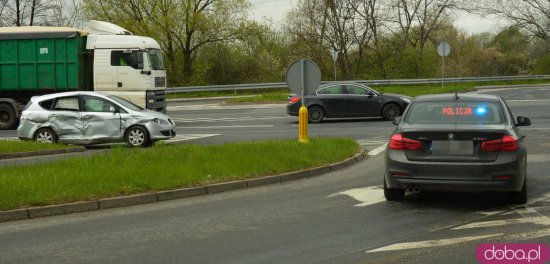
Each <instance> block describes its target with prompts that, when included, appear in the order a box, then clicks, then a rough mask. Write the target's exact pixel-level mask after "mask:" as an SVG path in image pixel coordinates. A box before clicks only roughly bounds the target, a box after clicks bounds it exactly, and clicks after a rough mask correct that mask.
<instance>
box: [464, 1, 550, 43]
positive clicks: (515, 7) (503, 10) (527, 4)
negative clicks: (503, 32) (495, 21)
mask: <svg viewBox="0 0 550 264" xmlns="http://www.w3.org/2000/svg"><path fill="white" fill-rule="evenodd" d="M474 7H476V8H477V9H479V10H483V11H484V12H485V13H488V14H494V15H497V16H500V17H501V18H504V19H506V20H508V21H510V22H511V24H512V26H516V27H519V28H522V29H524V30H525V31H526V32H528V33H529V34H530V35H531V36H534V37H537V38H541V39H544V40H550V1H549V0H522V1H507V0H489V1H483V4H477V5H475V4H474Z"/></svg>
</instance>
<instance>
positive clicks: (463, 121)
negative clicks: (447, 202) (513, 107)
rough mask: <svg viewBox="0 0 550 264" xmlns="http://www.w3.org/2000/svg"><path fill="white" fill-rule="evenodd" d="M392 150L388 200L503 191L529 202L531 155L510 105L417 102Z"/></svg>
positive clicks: (433, 98)
mask: <svg viewBox="0 0 550 264" xmlns="http://www.w3.org/2000/svg"><path fill="white" fill-rule="evenodd" d="M394 124H396V125H398V127H397V128H396V129H395V131H394V132H393V134H392V135H391V138H390V141H389V143H388V146H387V149H386V163H385V175H384V195H385V197H386V199H387V200H390V201H398V200H403V199H404V198H405V192H406V191H409V192H420V191H465V192H477V191H499V192H508V193H509V198H510V201H511V202H513V203H520V204H523V203H525V202H526V201H527V177H526V176H527V175H526V171H527V150H526V149H525V146H524V144H523V139H524V137H525V136H524V135H523V134H522V133H521V131H520V130H519V127H520V126H529V125H531V121H530V120H529V118H526V117H521V116H518V117H517V122H516V120H514V116H513V115H512V112H511V111H510V109H509V107H508V105H507V104H506V102H505V101H504V100H503V99H502V98H500V97H498V96H493V95H481V94H457V95H455V94H442V95H425V96H418V97H416V98H415V99H414V100H413V101H412V102H411V104H410V105H409V107H408V108H407V109H406V110H405V112H404V113H403V116H402V117H398V118H396V119H395V120H394Z"/></svg>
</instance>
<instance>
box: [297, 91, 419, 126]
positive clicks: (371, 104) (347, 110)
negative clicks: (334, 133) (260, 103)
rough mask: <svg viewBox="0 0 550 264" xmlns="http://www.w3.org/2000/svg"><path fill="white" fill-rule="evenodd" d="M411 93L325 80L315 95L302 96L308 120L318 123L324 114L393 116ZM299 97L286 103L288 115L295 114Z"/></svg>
mask: <svg viewBox="0 0 550 264" xmlns="http://www.w3.org/2000/svg"><path fill="white" fill-rule="evenodd" d="M411 99H412V98H410V97H408V96H405V95H399V94H384V93H379V92H377V91H376V90H374V89H372V88H370V87H368V86H365V85H362V84H358V83H352V82H344V83H330V84H324V85H321V86H320V87H319V89H317V90H316V91H315V94H314V95H307V96H306V97H305V104H306V107H307V108H308V120H309V122H311V123H318V122H321V121H323V119H325V118H346V117H347V118H349V117H383V118H385V119H387V120H392V119H393V118H394V117H396V116H400V115H401V113H403V110H405V108H406V107H407V105H408V104H409V103H410V102H411ZM301 106H302V98H301V97H300V96H292V97H290V98H289V101H288V105H287V107H286V109H287V113H288V114H289V115H291V116H298V113H299V111H300V107H301Z"/></svg>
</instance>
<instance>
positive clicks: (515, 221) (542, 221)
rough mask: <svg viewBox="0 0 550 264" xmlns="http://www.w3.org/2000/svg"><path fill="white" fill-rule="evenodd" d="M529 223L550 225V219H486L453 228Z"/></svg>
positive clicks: (540, 217) (541, 217)
mask: <svg viewBox="0 0 550 264" xmlns="http://www.w3.org/2000/svg"><path fill="white" fill-rule="evenodd" d="M527 223H531V224H536V225H547V226H550V219H549V218H548V217H545V216H539V217H528V218H516V219H507V220H496V221H484V222H477V223H471V224H467V225H463V226H459V227H455V228H453V230H461V229H471V228H485V227H495V226H504V225H514V224H527Z"/></svg>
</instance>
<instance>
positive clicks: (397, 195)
mask: <svg viewBox="0 0 550 264" xmlns="http://www.w3.org/2000/svg"><path fill="white" fill-rule="evenodd" d="M384 197H386V200H388V201H403V200H405V189H393V188H388V186H386V177H384Z"/></svg>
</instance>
